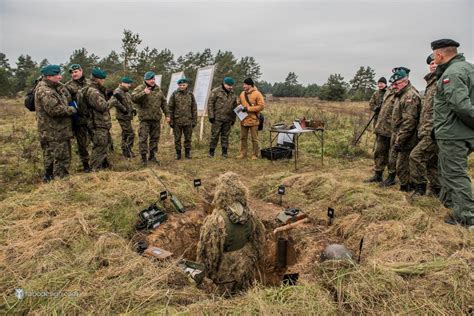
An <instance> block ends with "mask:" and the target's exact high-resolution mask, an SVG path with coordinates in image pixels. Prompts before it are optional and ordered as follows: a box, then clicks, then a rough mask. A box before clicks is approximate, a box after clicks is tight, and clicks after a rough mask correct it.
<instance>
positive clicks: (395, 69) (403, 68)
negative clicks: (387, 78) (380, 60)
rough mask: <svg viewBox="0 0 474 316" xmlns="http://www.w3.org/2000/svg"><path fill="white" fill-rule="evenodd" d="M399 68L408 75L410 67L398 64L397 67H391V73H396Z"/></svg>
mask: <svg viewBox="0 0 474 316" xmlns="http://www.w3.org/2000/svg"><path fill="white" fill-rule="evenodd" d="M400 69H401V70H403V71H404V72H406V73H407V76H408V74H409V73H410V69H408V68H407V67H403V66H399V67H395V68H393V69H392V72H393V73H396V72H397V71H399V70H400Z"/></svg>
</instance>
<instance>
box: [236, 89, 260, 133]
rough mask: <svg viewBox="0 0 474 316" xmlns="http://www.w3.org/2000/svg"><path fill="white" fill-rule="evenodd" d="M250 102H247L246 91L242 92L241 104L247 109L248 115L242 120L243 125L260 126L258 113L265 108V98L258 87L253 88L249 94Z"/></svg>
mask: <svg viewBox="0 0 474 316" xmlns="http://www.w3.org/2000/svg"><path fill="white" fill-rule="evenodd" d="M247 96H248V98H249V101H250V104H248V103H247V100H246V98H245V91H242V93H241V94H240V104H242V105H243V106H244V107H245V108H246V109H247V114H248V116H247V117H246V118H245V119H244V120H243V121H242V122H240V125H242V126H258V124H259V123H260V121H259V120H258V114H259V113H260V112H261V111H263V109H264V108H265V100H264V99H263V95H262V94H261V93H260V91H258V90H257V88H251V89H250V90H249V93H248V94H247Z"/></svg>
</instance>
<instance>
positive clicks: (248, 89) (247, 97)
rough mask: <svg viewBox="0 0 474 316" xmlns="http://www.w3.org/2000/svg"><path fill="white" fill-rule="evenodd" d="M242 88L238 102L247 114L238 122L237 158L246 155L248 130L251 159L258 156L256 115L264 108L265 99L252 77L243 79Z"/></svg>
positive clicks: (257, 122) (257, 120) (257, 121)
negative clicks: (238, 152) (238, 145)
mask: <svg viewBox="0 0 474 316" xmlns="http://www.w3.org/2000/svg"><path fill="white" fill-rule="evenodd" d="M243 88H244V91H242V93H241V94H240V104H242V105H243V106H244V109H243V112H247V114H248V116H247V117H246V118H245V119H244V120H243V121H241V122H240V155H239V156H238V157H237V158H239V159H243V158H245V157H247V139H248V135H249V132H250V135H251V137H252V145H253V153H252V159H253V160H255V159H257V157H258V124H259V123H260V121H259V119H258V115H259V113H260V112H261V111H262V110H263V109H264V108H265V101H264V99H263V95H262V94H261V93H260V91H258V90H257V88H255V83H254V82H253V80H252V78H247V79H245V80H244V85H243Z"/></svg>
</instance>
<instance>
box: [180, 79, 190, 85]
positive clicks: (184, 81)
mask: <svg viewBox="0 0 474 316" xmlns="http://www.w3.org/2000/svg"><path fill="white" fill-rule="evenodd" d="M182 83H188V79H186V78H181V79H178V84H182Z"/></svg>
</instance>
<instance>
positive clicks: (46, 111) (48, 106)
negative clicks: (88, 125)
mask: <svg viewBox="0 0 474 316" xmlns="http://www.w3.org/2000/svg"><path fill="white" fill-rule="evenodd" d="M63 87H64V86H63V85H62V84H61V83H54V82H51V81H49V80H46V79H43V80H41V81H40V82H39V83H38V86H37V87H36V90H35V107H36V119H37V122H38V133H39V138H40V140H41V141H47V142H48V141H49V142H54V141H64V140H68V139H70V138H72V136H73V134H72V120H71V116H72V114H73V111H74V110H73V109H72V108H71V107H70V106H68V99H67V98H68V95H67V93H66V92H65V89H64V88H63Z"/></svg>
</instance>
